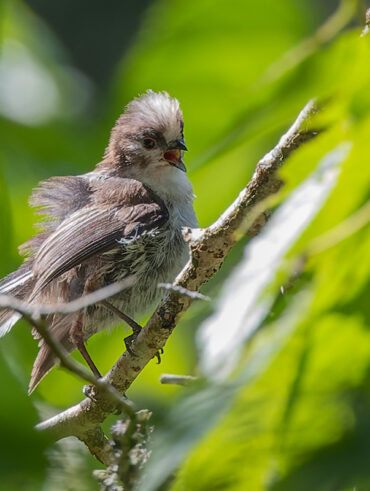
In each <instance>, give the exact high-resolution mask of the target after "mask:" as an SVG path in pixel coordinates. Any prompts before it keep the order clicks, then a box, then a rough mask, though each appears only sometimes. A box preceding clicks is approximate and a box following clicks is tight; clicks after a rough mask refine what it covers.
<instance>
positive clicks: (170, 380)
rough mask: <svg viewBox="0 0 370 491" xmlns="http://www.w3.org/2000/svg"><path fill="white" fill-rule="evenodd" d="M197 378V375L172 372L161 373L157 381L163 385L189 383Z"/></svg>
mask: <svg viewBox="0 0 370 491" xmlns="http://www.w3.org/2000/svg"><path fill="white" fill-rule="evenodd" d="M196 380H198V377H192V376H191V375H174V374H172V373H163V374H162V375H161V378H160V379H159V381H160V382H161V384H165V385H190V384H191V383H192V382H195V381H196Z"/></svg>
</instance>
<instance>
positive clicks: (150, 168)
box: [105, 90, 187, 175]
mask: <svg viewBox="0 0 370 491" xmlns="http://www.w3.org/2000/svg"><path fill="white" fill-rule="evenodd" d="M183 128H184V123H183V119H182V112H181V109H180V105H179V102H178V100H177V99H174V98H172V97H170V96H169V95H168V94H167V93H166V92H159V93H156V92H153V91H151V90H149V91H147V92H146V93H145V94H143V95H142V96H140V97H138V98H136V99H134V100H133V101H131V102H130V103H129V104H128V105H127V107H126V109H125V112H124V113H123V114H122V115H121V117H120V118H119V119H118V120H117V123H116V125H115V126H114V127H113V129H112V133H111V138H110V142H109V145H108V147H107V150H106V154H105V159H107V160H110V161H112V162H114V165H116V166H118V167H120V168H121V170H122V171H123V172H124V173H125V174H130V173H132V171H133V170H134V169H136V170H137V171H139V172H143V173H145V174H146V175H147V174H148V173H153V174H163V173H165V174H167V173H173V172H179V171H182V172H186V168H185V165H184V163H183V154H184V151H186V150H187V148H186V146H185V142H184V134H183ZM135 173H136V172H134V174H135Z"/></svg>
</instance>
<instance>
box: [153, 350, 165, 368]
mask: <svg viewBox="0 0 370 491" xmlns="http://www.w3.org/2000/svg"><path fill="white" fill-rule="evenodd" d="M163 353H164V351H163V348H160V349H159V350H158V351H157V352H156V354H155V355H154V356H156V357H157V365H159V364H160V363H161V355H163Z"/></svg>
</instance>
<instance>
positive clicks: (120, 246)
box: [0, 91, 197, 393]
mask: <svg viewBox="0 0 370 491" xmlns="http://www.w3.org/2000/svg"><path fill="white" fill-rule="evenodd" d="M183 127H184V124H183V119H182V112H181V109H180V106H179V103H178V101H177V100H176V99H173V98H171V97H170V96H169V95H168V94H167V93H166V92H161V93H155V92H152V91H148V92H146V93H145V94H144V95H142V96H141V97H139V98H136V99H134V100H133V101H132V102H130V103H129V104H128V106H127V107H126V109H125V111H124V113H123V114H122V115H121V117H120V118H119V119H118V120H117V122H116V124H115V126H114V127H113V129H112V132H111V136H110V140H109V144H108V146H107V148H106V150H105V153H104V157H103V160H102V161H101V162H99V163H98V164H97V166H96V168H95V170H94V171H92V172H89V173H87V174H84V175H80V176H66V177H52V178H50V179H48V180H46V181H43V182H41V183H40V184H39V186H38V187H37V188H36V189H35V190H34V192H33V194H32V196H31V200H30V204H31V205H32V206H35V207H38V213H41V214H44V215H45V220H44V221H43V222H42V231H41V233H39V234H38V235H35V236H34V237H32V238H31V239H30V240H29V241H28V242H26V243H25V244H23V245H22V246H20V248H19V249H20V252H21V254H23V255H26V256H27V257H26V259H25V261H24V263H23V265H22V266H20V268H19V269H18V270H17V271H15V272H14V273H11V274H9V275H8V276H7V277H6V278H4V279H3V280H2V281H1V282H0V293H6V294H9V295H13V296H15V297H17V298H19V299H22V300H25V301H29V302H31V303H61V302H69V301H71V300H73V299H76V298H79V297H80V296H82V295H84V294H86V293H89V292H91V291H94V290H97V289H98V288H101V287H103V286H106V285H109V284H111V283H114V282H116V281H119V280H122V279H124V278H126V277H128V276H130V277H132V278H133V280H132V281H133V284H132V285H131V286H130V287H129V288H127V289H126V290H124V291H122V292H121V293H119V294H117V295H115V296H114V297H112V298H110V299H109V301H104V302H101V303H99V304H95V305H93V306H91V307H88V308H86V309H84V310H83V311H80V312H77V313H74V314H68V315H61V314H53V315H49V316H48V317H47V324H48V329H49V330H50V331H51V332H52V333H53V335H54V336H55V337H56V338H57V339H58V340H59V342H60V343H61V344H62V345H63V346H64V348H65V349H66V350H67V351H68V352H71V351H73V350H74V349H75V348H78V349H79V350H80V352H81V353H82V355H83V356H84V358H85V360H86V361H87V363H88V364H89V366H90V368H91V369H92V370H93V372H94V373H95V374H96V375H97V376H99V375H100V374H99V372H98V370H97V369H96V367H95V365H94V363H93V361H92V360H91V358H90V356H89V354H88V352H87V351H86V347H85V342H86V340H87V339H88V338H89V337H90V336H92V335H93V334H95V333H96V332H98V331H100V330H102V329H104V328H107V327H109V326H110V325H112V324H113V323H114V322H116V321H117V320H118V317H121V318H122V319H124V320H126V322H128V323H129V325H131V327H132V328H133V330H134V334H137V331H138V330H139V329H140V327H139V326H138V325H137V324H136V322H135V321H134V319H135V318H136V317H137V315H138V314H139V313H140V312H143V311H145V310H146V309H148V307H150V306H151V305H153V304H154V302H156V301H158V300H159V299H160V297H161V294H162V292H161V290H160V289H159V288H158V283H161V282H164V283H166V282H172V281H173V280H174V279H175V277H176V275H177V274H178V273H179V272H180V270H181V269H182V268H183V266H184V265H185V263H186V261H187V259H188V248H187V245H186V243H185V242H184V239H183V236H182V233H181V229H182V227H196V226H197V220H196V216H195V213H194V208H193V200H194V194H193V189H192V185H191V183H190V181H189V180H188V178H187V176H186V174H185V171H186V169H185V166H184V163H183V154H184V151H185V150H186V146H185V142H184V135H183ZM19 317H20V316H19V314H14V312H12V311H10V310H3V311H1V312H0V336H2V335H4V334H6V333H7V332H8V331H9V330H10V329H11V328H12V326H13V325H14V324H15V323H16V322H17V320H18V319H19ZM34 336H35V338H39V336H38V335H37V333H34ZM39 348H40V349H39V352H38V355H37V357H36V360H35V363H34V366H33V370H32V374H31V381H30V385H29V392H30V393H31V392H32V391H33V390H34V388H35V387H36V385H37V384H38V383H39V382H40V380H41V379H42V378H43V377H44V376H45V375H46V373H47V372H48V371H49V370H50V369H51V368H52V367H53V366H54V364H55V362H56V360H55V357H54V355H53V353H52V352H51V350H50V348H49V347H48V346H47V344H45V343H44V341H43V340H42V339H41V340H39Z"/></svg>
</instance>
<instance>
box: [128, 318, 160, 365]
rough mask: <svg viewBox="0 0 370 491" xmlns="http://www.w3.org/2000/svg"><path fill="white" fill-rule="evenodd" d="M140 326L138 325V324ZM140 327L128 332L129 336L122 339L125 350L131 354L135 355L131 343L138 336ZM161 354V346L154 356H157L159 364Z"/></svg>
mask: <svg viewBox="0 0 370 491" xmlns="http://www.w3.org/2000/svg"><path fill="white" fill-rule="evenodd" d="M139 327H140V326H139ZM141 329H142V328H141V327H140V329H139V330H137V329H135V331H134V332H133V333H132V334H130V336H127V337H126V338H125V339H124V342H125V346H126V350H127V352H128V353H129V354H130V355H131V356H137V354H136V353H135V352H134V351H133V349H132V344H133V343H134V342H135V341H136V338H137V337H138V335H139V332H140V331H141ZM161 355H163V348H161V349H160V350H158V351H157V352H156V353H155V355H154V356H156V357H157V365H159V364H160V363H161Z"/></svg>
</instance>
